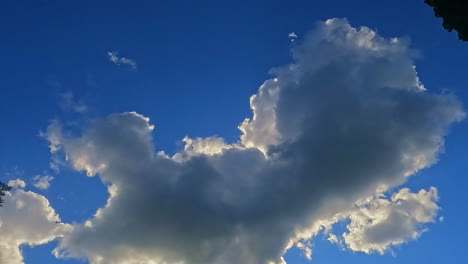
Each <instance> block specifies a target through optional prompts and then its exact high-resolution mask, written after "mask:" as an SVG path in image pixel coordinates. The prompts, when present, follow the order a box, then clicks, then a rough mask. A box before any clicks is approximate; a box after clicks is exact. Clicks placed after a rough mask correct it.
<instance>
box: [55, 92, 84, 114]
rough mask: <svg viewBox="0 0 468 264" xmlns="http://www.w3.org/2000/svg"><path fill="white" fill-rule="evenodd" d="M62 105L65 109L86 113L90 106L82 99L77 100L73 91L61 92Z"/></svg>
mask: <svg viewBox="0 0 468 264" xmlns="http://www.w3.org/2000/svg"><path fill="white" fill-rule="evenodd" d="M60 107H61V108H62V110H64V111H70V112H76V113H84V112H86V111H88V106H87V105H86V104H85V103H84V102H83V101H81V100H76V99H75V97H74V96H73V93H72V92H71V91H67V92H64V93H62V94H60Z"/></svg>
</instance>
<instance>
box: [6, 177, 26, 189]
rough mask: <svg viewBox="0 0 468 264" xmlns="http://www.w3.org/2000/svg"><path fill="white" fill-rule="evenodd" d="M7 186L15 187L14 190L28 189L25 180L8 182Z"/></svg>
mask: <svg viewBox="0 0 468 264" xmlns="http://www.w3.org/2000/svg"><path fill="white" fill-rule="evenodd" d="M7 185H8V186H10V187H13V188H24V187H26V183H25V182H24V181H23V180H20V179H16V180H11V181H8V184H7Z"/></svg>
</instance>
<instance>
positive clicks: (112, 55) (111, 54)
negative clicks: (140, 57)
mask: <svg viewBox="0 0 468 264" xmlns="http://www.w3.org/2000/svg"><path fill="white" fill-rule="evenodd" d="M107 57H108V58H109V61H110V62H112V63H114V64H116V65H122V64H123V65H127V66H129V67H131V68H132V69H136V68H137V64H136V62H135V61H134V60H131V59H128V58H125V57H119V56H118V53H117V52H115V51H108V52H107Z"/></svg>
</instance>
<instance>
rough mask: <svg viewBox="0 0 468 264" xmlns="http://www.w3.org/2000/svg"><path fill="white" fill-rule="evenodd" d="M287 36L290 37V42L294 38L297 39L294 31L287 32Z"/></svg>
mask: <svg viewBox="0 0 468 264" xmlns="http://www.w3.org/2000/svg"><path fill="white" fill-rule="evenodd" d="M288 37H289V38H290V39H291V42H294V40H295V39H297V34H296V33H294V32H291V33H289V34H288Z"/></svg>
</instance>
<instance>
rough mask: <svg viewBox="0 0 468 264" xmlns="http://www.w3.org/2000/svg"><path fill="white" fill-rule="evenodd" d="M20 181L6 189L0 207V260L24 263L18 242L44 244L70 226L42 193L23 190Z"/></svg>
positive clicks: (60, 234)
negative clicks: (61, 218) (9, 189)
mask: <svg viewBox="0 0 468 264" xmlns="http://www.w3.org/2000/svg"><path fill="white" fill-rule="evenodd" d="M24 185H25V184H24V181H21V180H16V181H15V187H17V188H16V189H14V190H12V191H11V192H9V193H7V195H6V197H5V203H4V205H3V207H2V208H1V210H0V237H1V239H0V263H8V264H24V262H23V257H22V255H21V251H20V248H19V247H20V246H21V245H29V246H35V245H42V244H46V243H48V242H50V241H52V240H54V239H55V238H57V237H61V236H62V235H63V234H64V233H66V232H69V231H70V230H71V226H69V225H66V224H63V223H61V222H60V218H59V216H58V215H57V214H56V213H55V211H54V210H53V209H52V208H51V207H50V205H49V201H48V200H47V199H46V198H45V197H44V196H42V195H39V194H37V193H33V192H27V191H24V190H22V189H20V188H22V187H24Z"/></svg>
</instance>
